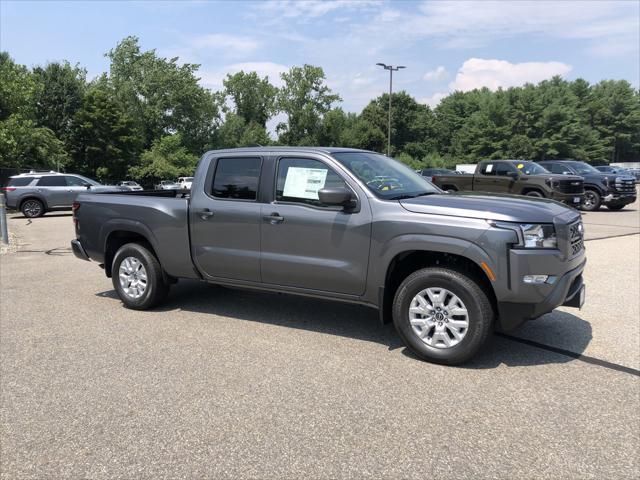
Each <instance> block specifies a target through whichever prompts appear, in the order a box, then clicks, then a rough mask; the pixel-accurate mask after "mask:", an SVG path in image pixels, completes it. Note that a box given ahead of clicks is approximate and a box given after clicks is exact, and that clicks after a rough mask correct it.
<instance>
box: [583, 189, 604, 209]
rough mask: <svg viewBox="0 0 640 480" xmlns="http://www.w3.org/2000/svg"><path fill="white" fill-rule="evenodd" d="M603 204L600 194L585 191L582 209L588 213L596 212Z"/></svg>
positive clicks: (593, 191)
mask: <svg viewBox="0 0 640 480" xmlns="http://www.w3.org/2000/svg"><path fill="white" fill-rule="evenodd" d="M601 204H602V198H601V197H600V194H599V193H598V192H596V191H595V190H585V191H584V199H583V200H582V205H581V206H580V208H582V210H585V211H587V212H595V211H596V210H598V209H599V208H600V205H601Z"/></svg>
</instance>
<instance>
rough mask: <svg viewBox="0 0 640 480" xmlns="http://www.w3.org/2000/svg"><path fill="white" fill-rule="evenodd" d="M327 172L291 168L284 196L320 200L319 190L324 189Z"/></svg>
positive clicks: (322, 169) (323, 170)
mask: <svg viewBox="0 0 640 480" xmlns="http://www.w3.org/2000/svg"><path fill="white" fill-rule="evenodd" d="M327 172H328V170H326V169H324V168H300V167H289V170H287V178H286V179H285V181H284V191H283V192H282V194H283V195H284V196H285V197H296V198H308V199H310V200H318V190H320V189H321V188H324V184H325V182H326V181H327Z"/></svg>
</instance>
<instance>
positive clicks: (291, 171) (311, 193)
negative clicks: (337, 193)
mask: <svg viewBox="0 0 640 480" xmlns="http://www.w3.org/2000/svg"><path fill="white" fill-rule="evenodd" d="M325 187H326V188H331V187H342V188H347V189H348V188H349V187H348V186H347V184H346V183H345V181H344V180H342V178H341V177H340V176H339V175H338V174H337V173H336V172H334V171H333V170H331V169H330V168H329V167H328V166H327V165H325V164H324V163H322V162H320V161H318V160H313V159H310V158H282V159H280V161H279V162H278V181H277V184H276V201H278V202H295V203H305V204H307V205H313V206H316V207H322V206H324V205H323V204H322V203H321V202H320V200H319V199H318V190H320V189H322V188H325Z"/></svg>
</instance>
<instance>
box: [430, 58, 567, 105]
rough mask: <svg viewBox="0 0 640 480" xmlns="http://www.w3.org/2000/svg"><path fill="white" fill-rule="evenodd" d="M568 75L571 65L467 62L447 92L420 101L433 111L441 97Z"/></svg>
mask: <svg viewBox="0 0 640 480" xmlns="http://www.w3.org/2000/svg"><path fill="white" fill-rule="evenodd" d="M570 71H571V65H567V64H566V63H562V62H523V63H511V62H507V61H506V60H495V59H484V58H470V59H469V60H467V61H465V62H464V63H463V64H462V66H461V67H460V69H459V70H458V73H457V74H456V78H455V79H454V80H453V81H452V82H450V83H449V91H448V92H438V93H434V94H433V95H431V96H430V97H425V98H423V99H421V100H420V101H421V102H422V103H426V104H427V105H429V106H430V107H432V108H433V107H435V106H436V105H438V103H440V101H441V100H442V99H443V98H444V97H446V96H447V95H449V94H450V93H452V92H455V91H457V90H459V91H462V92H468V91H470V90H474V89H476V88H483V87H487V88H488V89H489V90H493V91H495V90H497V89H498V88H509V87H518V86H521V85H524V84H525V83H538V82H541V81H542V80H546V79H549V78H551V77H553V76H555V75H560V76H562V75H566V74H567V73H569V72H570Z"/></svg>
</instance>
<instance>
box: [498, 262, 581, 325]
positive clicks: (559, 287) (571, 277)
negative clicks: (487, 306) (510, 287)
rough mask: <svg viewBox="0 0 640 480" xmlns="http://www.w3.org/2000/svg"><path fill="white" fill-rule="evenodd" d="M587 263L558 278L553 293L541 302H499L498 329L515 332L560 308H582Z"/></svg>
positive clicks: (552, 289)
mask: <svg viewBox="0 0 640 480" xmlns="http://www.w3.org/2000/svg"><path fill="white" fill-rule="evenodd" d="M586 263H587V262H586V260H584V261H583V262H582V263H581V264H580V265H579V266H578V267H577V268H574V269H573V270H570V271H569V272H567V273H565V274H564V275H563V276H562V277H560V278H558V279H557V280H556V282H555V283H554V284H553V286H552V288H551V291H550V292H549V293H548V294H547V295H546V296H545V297H544V298H543V299H542V300H541V301H539V302H530V303H529V302H527V303H516V302H498V328H499V329H500V330H502V331H511V330H514V329H516V328H518V327H519V326H520V325H522V324H523V323H524V322H526V321H527V320H533V319H534V318H538V317H539V316H541V315H544V314H545V313H549V312H551V311H552V310H554V309H555V308H557V307H560V306H565V307H575V308H582V305H583V303H584V298H585V284H584V280H583V278H582V272H583V271H584V267H585V264H586ZM531 288H533V287H531Z"/></svg>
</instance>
